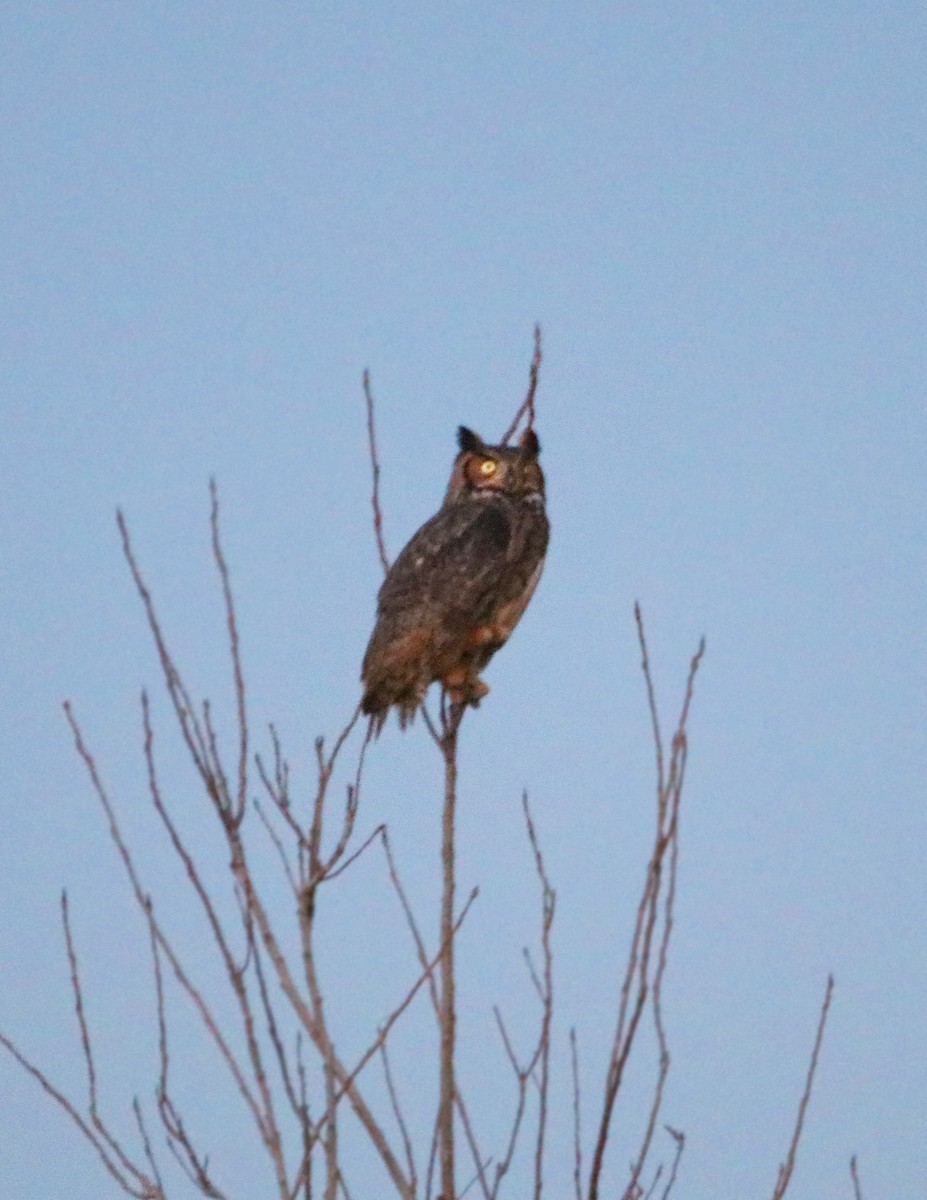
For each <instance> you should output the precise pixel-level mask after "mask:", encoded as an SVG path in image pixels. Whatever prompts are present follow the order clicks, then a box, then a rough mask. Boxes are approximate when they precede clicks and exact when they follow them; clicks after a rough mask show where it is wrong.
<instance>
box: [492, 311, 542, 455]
mask: <svg viewBox="0 0 927 1200" xmlns="http://www.w3.org/2000/svg"><path fill="white" fill-rule="evenodd" d="M542 359H543V354H542V352H541V327H540V325H535V327H534V354H533V355H532V356H531V368H530V370H529V372H528V391H527V393H526V395H525V398H524V400H522V402H521V404H520V405H519V406H518V411H517V412H516V413H515V416H514V417H513V418H512V423H511V425H509V427H508V429H507V430H506V431H505V433H504V434H503V435H502V442H501V444H502V445H503V446H506V445H508V442H509V439H510V438H512V437H513V436H514V434H515V431H516V430H517V429H518V426H519V424H520V423H521V419H522V417H524V416H525V414H526V413H527V415H528V423H527V425H526V428H527V429H533V428H534V395H535V392H537V390H538V373H539V372H540V370H541V360H542Z"/></svg>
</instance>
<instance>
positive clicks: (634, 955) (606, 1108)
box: [589, 605, 705, 1200]
mask: <svg viewBox="0 0 927 1200" xmlns="http://www.w3.org/2000/svg"><path fill="white" fill-rule="evenodd" d="M634 615H635V620H636V624H637V632H638V640H639V644H640V649H641V669H642V671H643V674H644V680H645V684H646V689H647V701H648V707H649V710H650V717H651V723H652V731H653V739H654V745H655V750H656V762H657V796H656V799H657V805H656V808H657V813H656V816H657V821H656V831H655V836H654V844H653V850H652V852H651V855H650V860H649V862H648V864H647V873H646V876H645V880H644V887H643V890H642V892H641V898H640V902H639V904H638V908H637V915H636V918H635V925H634V932H633V934H632V938H631V946H630V949H629V952H628V960H627V965H626V968H625V974H624V979H623V982H622V986H621V998H620V1001H619V1006H618V1021H617V1025H616V1029H615V1036H614V1040H613V1043H612V1052H611V1056H610V1058H609V1064H608V1069H607V1073H606V1082H605V1095H604V1099H603V1104H602V1115H601V1118H600V1120H599V1132H598V1136H597V1138H596V1144H595V1150H594V1153H593V1159H592V1168H591V1171H590V1176H589V1200H598V1197H599V1188H600V1180H601V1173H602V1167H603V1164H604V1160H605V1148H606V1146H607V1143H608V1137H609V1131H610V1128H611V1121H612V1114H613V1112H614V1106H615V1102H616V1100H617V1098H618V1093H619V1091H620V1089H621V1084H622V1080H623V1078H624V1070H625V1067H626V1065H627V1062H628V1058H629V1057H630V1054H631V1050H632V1047H633V1045H634V1041H635V1038H636V1035H637V1030H638V1026H639V1023H640V1019H641V1016H642V1014H643V1011H644V1008H645V1005H646V1003H647V999H648V996H650V995H651V993H652V990H653V989H655V998H654V1000H653V1004H654V1021H655V1024H656V1029H657V1038H658V1044H659V1050H660V1069H659V1074H658V1079H657V1085H656V1088H655V1092H654V1099H653V1101H652V1104H651V1109H650V1114H649V1117H648V1122H647V1127H646V1131H645V1134H644V1139H643V1142H642V1145H641V1148H640V1151H639V1153H638V1157H637V1159H636V1161H635V1163H634V1165H633V1166H632V1173H631V1179H630V1182H629V1184H628V1186H627V1188H626V1190H625V1193H624V1195H625V1198H626V1200H630V1198H631V1197H634V1196H637V1195H638V1194H639V1192H640V1190H641V1189H640V1186H639V1179H640V1175H641V1172H642V1170H643V1168H644V1163H645V1161H646V1158H647V1154H648V1151H649V1149H650V1144H651V1140H652V1137H653V1130H654V1127H655V1124H656V1120H657V1115H658V1113H659V1110H660V1105H661V1103H662V1097H663V1085H664V1082H665V1079H666V1073H667V1071H668V1068H669V1051H668V1048H667V1043H666V1036H665V1030H664V1026H663V1017H662V1010H661V1006H660V989H661V986H662V979H663V973H664V971H665V968H666V959H667V953H668V947H669V939H670V934H671V931H672V906H673V898H674V895H675V871H676V851H675V845H676V839H677V834H678V814H679V805H680V801H681V797H682V787H683V781H684V778H685V761H686V721H687V719H688V715H689V707H690V704H691V700H692V693H693V687H694V682H695V675H696V672H697V671H698V668H699V664H700V663H701V660H702V657H703V655H704V653H705V639H704V638H703V639H702V640H701V642H700V644H699V648H698V651H697V652H696V654H695V655H694V656H693V658H692V661H691V663H690V666H689V675H688V679H687V681H686V691H685V697H684V699H683V704H682V710H681V712H680V716H679V721H678V723H677V726H676V733H675V734H674V737H673V749H672V756H671V759H670V768H669V773H668V775H667V773H666V770H665V764H664V755H663V739H662V735H661V732H660V721H659V717H658V713H657V703H656V695H655V690H654V686H653V678H652V675H651V671H650V660H649V656H648V653H647V639H646V635H645V632H644V623H643V618H642V616H641V611H640V606H639V605H635V608H634ZM667 855H668V856H669V867H668V870H667V872H666V877H667V878H666V879H664V864H665V862H666V859H667ZM664 886H665V890H664ZM661 897H662V899H663V909H662V914H663V920H662V924H661V922H660V912H661V909H660V900H661ZM658 929H660V930H661V932H660V934H659V935H658V934H657V930H658ZM655 938H656V939H657V940H656V943H655ZM655 944H656V947H657V966H656V971H655V974H654V976H651V965H652V957H653V951H654V946H655ZM635 981H636V988H635V986H634V985H635ZM632 991H633V992H634V996H633V1000H632Z"/></svg>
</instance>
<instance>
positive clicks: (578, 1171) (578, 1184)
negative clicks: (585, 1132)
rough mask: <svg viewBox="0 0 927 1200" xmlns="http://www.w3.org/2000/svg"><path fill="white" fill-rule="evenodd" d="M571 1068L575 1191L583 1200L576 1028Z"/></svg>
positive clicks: (573, 1031)
mask: <svg viewBox="0 0 927 1200" xmlns="http://www.w3.org/2000/svg"><path fill="white" fill-rule="evenodd" d="M570 1066H571V1070H572V1075H573V1190H574V1191H575V1193H576V1200H583V1142H582V1122H581V1119H580V1118H581V1109H580V1099H581V1096H580V1086H579V1048H578V1047H577V1044H576V1026H575V1025H574V1026H573V1027H572V1028H571V1029H570Z"/></svg>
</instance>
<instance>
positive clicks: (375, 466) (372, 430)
mask: <svg viewBox="0 0 927 1200" xmlns="http://www.w3.org/2000/svg"><path fill="white" fill-rule="evenodd" d="M364 399H365V400H366V401H367V441H368V443H369V448H370V469H371V471H372V473H373V495H372V497H371V502H372V504H373V532H374V535H375V536H376V539H377V553H378V554H379V555H380V563H381V564H382V566H383V574H384V575H386V574H387V573H388V572H389V558H388V557H387V555H386V544H385V542H384V540H383V513H382V511H381V509H380V459H379V457H378V455H377V432H376V427H375V424H374V403H373V393H372V392H371V390H370V372H369V371H365V372H364Z"/></svg>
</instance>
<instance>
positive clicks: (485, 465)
mask: <svg viewBox="0 0 927 1200" xmlns="http://www.w3.org/2000/svg"><path fill="white" fill-rule="evenodd" d="M496 465H497V464H496V463H494V462H493V460H492V459H491V458H484V459H483V461H482V462H481V463H480V474H481V475H482V476H484V478H486V479H488V478H489V477H490V475H495V473H496Z"/></svg>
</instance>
